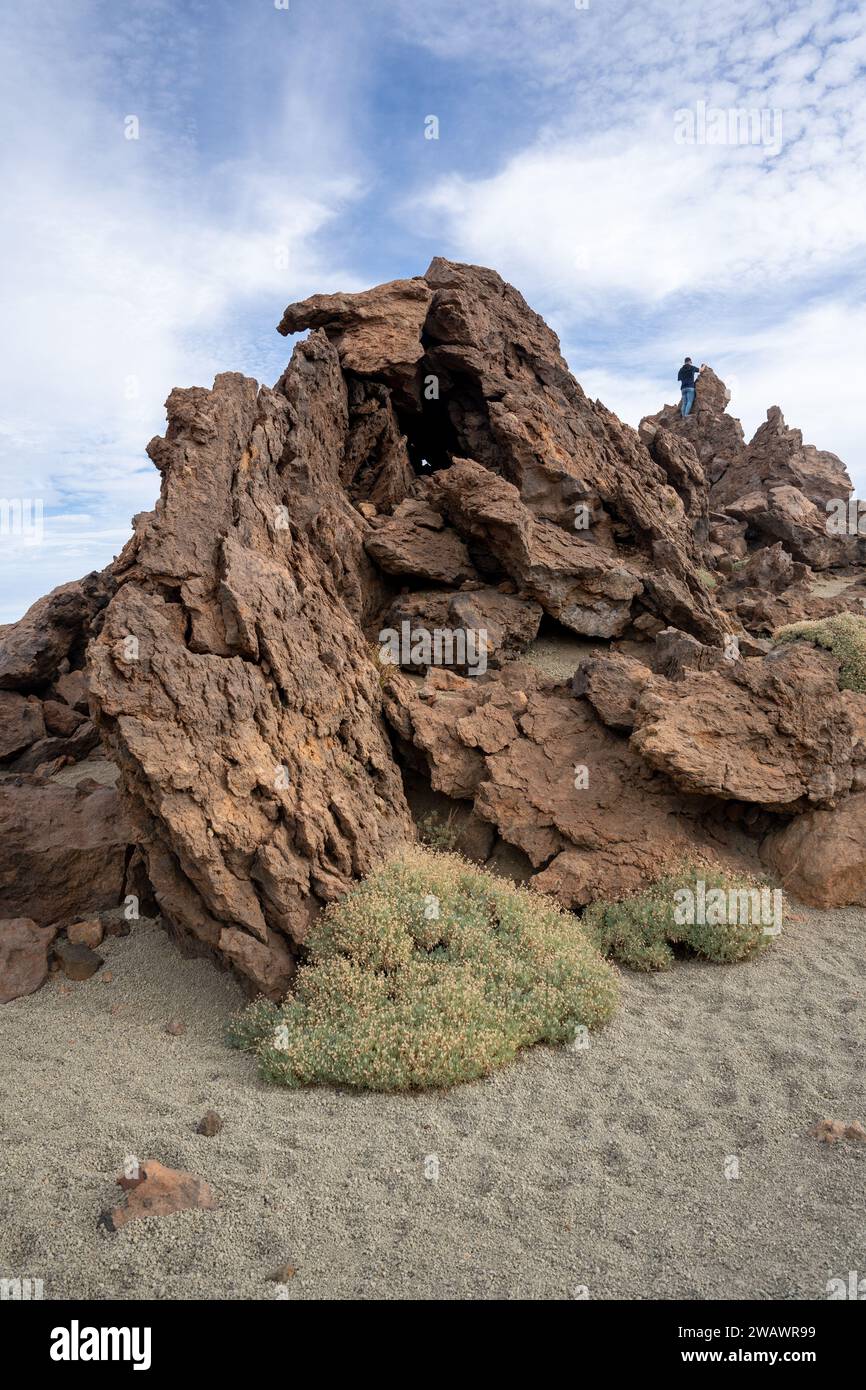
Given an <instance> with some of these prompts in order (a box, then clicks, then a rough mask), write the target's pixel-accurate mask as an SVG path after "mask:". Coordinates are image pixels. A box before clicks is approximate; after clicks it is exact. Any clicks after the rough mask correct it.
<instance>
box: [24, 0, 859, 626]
mask: <svg viewBox="0 0 866 1390" xmlns="http://www.w3.org/2000/svg"><path fill="white" fill-rule="evenodd" d="M864 93H866V10H864V8H863V7H862V5H859V4H854V3H849V0H840V3H836V0H811V3H808V4H801V3H798V0H726V3H725V4H723V5H720V4H719V3H718V0H713V3H708V2H705V0H696V3H690V4H687V5H683V4H681V3H674V0H643V2H642V3H641V4H639V5H638V4H637V3H636V2H635V0H577V3H575V0H435V3H425V0H276V3H275V0H136V4H135V5H128V6H118V5H117V4H116V3H115V2H114V0H112V2H111V3H109V2H108V0H66V2H65V3H62V4H61V3H60V2H59V0H49V3H48V4H46V5H40V6H33V5H30V6H26V7H25V6H6V7H4V14H3V17H2V20H0V120H2V128H3V133H4V139H3V141H2V152H0V165H2V169H0V177H2V188H3V193H4V199H3V202H4V206H3V208H2V210H0V275H2V287H0V288H2V303H3V306H4V331H3V333H2V335H0V355H2V361H0V382H2V388H0V623H3V622H11V621H13V620H15V619H16V618H18V617H20V616H21V614H22V613H23V612H24V610H25V609H26V608H27V607H28V606H29V604H30V603H32V602H33V601H34V600H35V599H36V598H38V597H39V596H40V595H42V594H44V593H46V592H47V591H48V590H49V589H51V588H53V587H54V586H55V585H56V584H60V583H64V582H66V581H67V580H71V579H75V578H78V577H79V576H80V575H82V574H84V573H87V572H88V571H89V570H92V569H99V568H101V567H102V566H104V565H105V564H107V563H108V562H110V560H111V559H112V557H113V556H114V555H116V554H117V553H118V552H119V551H120V549H121V548H122V546H123V544H124V542H125V540H126V539H127V537H128V536H129V534H130V531H131V518H132V516H133V515H134V514H135V513H136V512H139V511H145V510H148V509H149V508H151V507H152V506H153V504H154V502H155V500H156V497H157V495H158V491H159V475H158V473H157V471H156V469H155V468H154V467H153V465H152V464H151V463H150V460H149V459H148V458H147V456H146V454H145V452H144V450H145V445H146V444H147V442H148V440H149V439H150V438H151V437H152V436H153V435H155V434H159V433H162V432H163V429H164V423H165V412H164V408H163V403H164V401H165V398H166V397H167V395H168V393H169V391H170V390H171V388H172V387H173V386H176V385H177V386H189V385H205V386H209V385H210V384H211V383H212V380H213V377H214V375H215V374H216V373H217V372H219V371H224V370H234V371H242V372H245V373H247V374H249V375H251V376H254V377H256V378H257V379H258V380H260V381H265V382H268V383H272V382H273V381H275V380H276V378H277V377H278V376H279V374H280V373H281V371H282V370H283V368H284V366H285V364H286V361H287V359H288V356H289V355H290V351H291V344H287V342H286V340H285V339H283V338H281V337H279V336H278V335H277V333H276V332H275V326H276V324H277V322H278V321H279V318H280V316H281V313H282V310H283V308H284V307H285V305H286V304H288V303H290V302H291V301H293V300H295V299H300V298H303V297H305V296H306V295H308V294H313V293H317V292H322V293H327V292H332V291H337V290H358V289H364V288H366V287H368V286H370V285H373V284H377V283H379V282H381V281H384V280H391V279H396V278H398V277H403V276H410V275H419V274H422V273H423V271H424V270H425V269H426V266H427V265H428V264H429V261H430V259H431V258H432V257H433V256H434V255H443V256H447V257H448V258H450V259H454V260H467V261H472V262H474V263H476V264H482V265H489V266H492V267H494V268H495V269H496V270H498V271H499V272H500V274H502V275H503V276H504V277H505V278H506V279H507V280H510V281H511V282H512V283H513V284H515V285H516V286H517V287H518V289H520V290H521V292H522V293H523V294H524V296H525V297H526V298H527V300H528V301H529V303H530V304H531V305H532V306H533V308H535V309H536V310H537V311H538V312H539V313H541V314H542V315H543V316H544V317H545V318H546V319H547V321H548V322H549V323H550V324H551V326H552V327H553V328H554V329H555V331H556V332H557V333H558V334H559V336H560V338H561V340H562V347H563V352H564V354H565V356H566V358H567V360H568V362H569V365H570V367H571V369H572V371H573V372H574V374H575V376H576V377H577V379H578V381H580V383H581V385H582V386H583V387H584V389H585V390H586V391H587V392H588V393H589V394H590V395H591V396H593V397H599V398H600V399H601V400H603V401H604V402H605V404H606V405H608V406H610V408H611V409H613V410H614V411H616V413H617V414H618V415H620V416H621V418H623V419H624V420H627V421H628V422H629V423H631V424H634V425H636V424H637V423H638V421H639V420H640V418H641V416H642V415H644V414H647V413H649V412H653V411H656V410H658V409H659V408H660V407H661V405H662V403H663V402H665V401H671V400H674V399H675V398H676V395H677V388H676V371H677V369H678V367H679V364H680V363H681V361H682V359H683V357H684V356H685V355H689V356H691V357H692V358H693V359H694V360H695V361H696V362H703V361H706V362H708V363H709V364H710V365H711V366H712V367H713V368H714V369H715V370H716V371H717V372H718V373H719V375H720V376H722V377H723V378H724V379H725V380H726V382H727V383H728V385H729V386H730V387H731V390H732V400H731V405H730V409H731V411H732V412H733V413H734V414H736V415H738V416H739V417H740V418H741V420H742V421H743V425H744V428H745V430H746V433H747V436H750V435H751V434H752V433H753V432H754V430H755V429H756V428H757V426H758V425H759V424H760V423H761V421H762V420H763V419H764V418H765V412H766V409H767V407H768V406H771V405H780V406H781V407H782V409H783V411H784V412H785V415H786V418H787V420H788V423H789V424H791V425H796V426H798V427H799V428H800V429H802V430H803V434H804V438H805V440H806V442H807V443H813V444H816V445H818V447H820V448H824V449H831V450H833V452H835V453H837V454H839V456H840V457H841V458H842V459H843V460H844V461H845V462H846V464H847V465H848V467H849V471H850V472H851V475H852V478H853V479H854V482H855V485H856V487H857V493H858V496H862V497H866V431H864V428H863V411H864V407H863V385H864V382H866V248H864V223H866V216H864V210H866V95H864ZM431 136H435V137H436V138H431ZM4 501H5V505H3V504H4Z"/></svg>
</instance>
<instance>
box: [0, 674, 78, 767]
mask: <svg viewBox="0 0 866 1390" xmlns="http://www.w3.org/2000/svg"><path fill="white" fill-rule="evenodd" d="M70 713H71V711H70ZM44 736H45V716H44V713H43V706H42V701H41V700H37V698H36V696H35V695H19V694H18V693H17V692H16V691H13V690H0V759H3V758H9V757H12V756H13V754H15V753H20V752H21V751H22V749H24V748H29V747H30V745H31V743H35V742H36V740H37V739H40V738H44Z"/></svg>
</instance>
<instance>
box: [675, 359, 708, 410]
mask: <svg viewBox="0 0 866 1390" xmlns="http://www.w3.org/2000/svg"><path fill="white" fill-rule="evenodd" d="M703 369H704V368H703V363H702V364H701V366H700V368H698V367H695V366H693V365H692V359H691V358H690V357H687V358H686V360H685V362H684V363H683V365H682V366H681V367H680V369H679V371H678V372H677V381H678V382H679V383H680V389H681V391H682V393H683V399H682V404H681V406H680V413H681V415H682V417H683V419H685V418H686V416H687V415H688V413H689V411H690V410H691V408H692V406H693V405H694V403H695V382H696V381H697V379H698V375H699V373H700V372H702V371H703Z"/></svg>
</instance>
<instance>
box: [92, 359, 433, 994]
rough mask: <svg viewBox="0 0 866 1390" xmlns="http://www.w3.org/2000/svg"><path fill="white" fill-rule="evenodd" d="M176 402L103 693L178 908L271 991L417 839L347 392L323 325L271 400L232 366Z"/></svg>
mask: <svg viewBox="0 0 866 1390" xmlns="http://www.w3.org/2000/svg"><path fill="white" fill-rule="evenodd" d="M168 413H169V428H168V433H167V435H166V437H165V439H164V440H157V441H154V442H153V443H152V444H151V446H150V453H151V457H153V458H154V460H155V461H156V462H157V465H158V466H159V468H160V469H161V471H162V474H163V481H162V492H161V496H160V501H159V503H158V505H157V509H156V511H155V512H153V513H151V514H148V515H147V516H145V517H141V518H139V519H138V522H137V526H136V534H135V537H134V540H133V541H132V543H131V545H130V547H128V553H127V555H126V559H125V563H124V566H123V567H122V568H121V569H119V573H118V581H119V587H118V591H117V593H116V595H115V597H114V599H113V600H112V602H111V604H110V605H109V607H108V610H107V612H106V616H105V624H104V626H103V630H102V632H101V634H100V636H99V638H98V640H97V641H96V642H94V643H93V645H92V646H91V649H90V681H91V693H92V698H93V700H94V701H95V703H96V705H97V707H98V718H99V724H100V728H101V729H102V732H103V736H104V738H105V740H106V742H107V744H108V746H109V748H110V749H111V751H112V753H113V754H114V756H115V758H116V759H117V761H118V763H119V764H120V767H121V775H122V781H123V788H124V793H125V797H126V801H127V804H128V806H129V809H130V814H131V816H132V818H133V821H134V823H135V825H136V827H137V829H138V831H139V834H140V837H141V840H142V843H143V846H144V851H145V855H146V858H147V863H148V870H149V875H150V879H151V882H152V884H153V887H154V890H155V893H156V897H157V900H158V902H159V904H160V907H161V908H162V910H163V912H164V913H165V914H166V916H167V917H168V918H169V920H170V921H171V922H172V923H173V924H174V925H175V926H176V927H177V928H179V929H181V930H183V931H184V932H186V933H189V934H191V935H192V936H194V937H195V938H197V939H198V940H199V941H200V942H201V943H202V944H203V945H204V946H205V947H207V948H209V949H211V950H212V951H214V952H216V953H218V954H220V955H221V956H223V957H225V958H226V959H227V960H229V961H230V962H232V963H233V964H234V965H235V966H236V967H237V968H238V969H239V970H240V972H241V973H242V974H244V975H246V976H247V977H248V979H249V980H250V981H251V982H252V983H253V984H254V985H255V987H256V988H258V989H260V990H262V991H263V992H265V993H267V994H269V995H272V996H275V997H276V996H279V995H280V994H281V993H283V992H285V989H286V986H287V984H288V981H289V978H290V976H291V973H292V968H293V956H292V951H291V950H290V943H297V942H300V941H302V940H303V937H304V934H305V931H306V928H307V925H308V923H309V921H310V917H311V914H312V913H313V912H314V911H315V910H316V909H317V907H319V906H321V905H322V904H323V903H326V902H329V901H332V900H333V899H334V898H336V897H338V896H339V895H340V894H342V893H343V892H345V890H346V889H347V887H348V886H349V884H350V883H351V880H352V878H353V877H356V876H359V875H362V874H364V873H365V872H366V871H367V870H368V869H369V868H370V867H371V865H372V863H373V862H374V860H375V858H376V855H377V853H381V852H382V851H385V850H387V849H388V848H390V846H391V845H392V844H394V843H395V841H397V840H399V839H400V838H402V837H404V836H407V835H409V834H410V833H411V830H410V820H409V814H408V809H407V807H406V803H405V799H404V796H403V791H402V786H401V783H400V777H399V773H398V771H397V769H396V766H395V764H394V761H393V758H392V756H391V750H390V747H389V745H388V742H387V739H386V737H385V735H384V733H383V730H382V727H381V725H380V722H379V718H378V714H379V702H380V691H379V680H378V674H377V672H376V670H375V668H374V666H373V664H372V660H371V652H370V649H369V647H368V646H367V644H366V642H365V641H364V639H363V636H362V634H361V631H360V628H359V626H358V619H359V618H360V616H361V615H362V613H363V611H364V608H365V595H364V592H363V588H364V581H365V575H366V573H367V571H366V565H367V563H368V562H367V561H366V557H365V556H364V551H363V540H364V536H365V533H366V524H365V522H364V521H363V519H362V518H361V517H360V516H359V514H358V513H357V512H356V511H355V510H354V509H353V508H352V507H351V506H350V505H349V503H348V501H347V499H346V495H345V492H344V490H343V488H342V486H341V485H340V463H341V460H342V456H343V445H344V441H345V437H346V433H347V430H348V402H347V393H346V386H345V382H344V380H343V377H342V374H341V372H340V367H339V361H338V357H337V352H336V350H335V348H334V347H333V346H332V345H331V343H329V342H328V340H327V339H326V338H325V337H324V335H322V334H318V333H317V334H314V335H312V336H311V337H310V338H309V339H308V340H307V341H305V342H303V343H301V344H300V345H299V346H298V347H297V348H296V349H295V353H294V355H293V358H292V364H291V366H290V368H289V370H288V371H287V373H286V374H285V376H284V377H283V378H282V379H281V380H280V382H279V383H278V385H277V387H276V388H275V389H274V390H273V391H270V390H267V389H266V388H262V389H261V390H260V391H259V390H258V389H257V387H256V383H255V382H254V381H251V380H250V379H248V378H245V377H242V376H240V375H237V374H225V375H223V376H220V377H218V378H217V380H216V382H215V385H214V389H213V390H212V391H204V390H200V389H194V390H191V391H174V392H173V393H172V395H171V397H170V398H169V401H168ZM130 636H132V637H134V639H135V645H134V646H133V647H132V648H131V649H130V646H129V640H128V639H129V637H130Z"/></svg>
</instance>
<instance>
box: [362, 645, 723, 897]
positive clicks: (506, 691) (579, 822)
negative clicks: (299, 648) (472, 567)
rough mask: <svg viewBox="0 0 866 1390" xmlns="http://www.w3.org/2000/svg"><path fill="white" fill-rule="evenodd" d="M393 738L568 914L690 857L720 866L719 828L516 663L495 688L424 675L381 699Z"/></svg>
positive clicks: (571, 700) (586, 711) (702, 808)
mask: <svg viewBox="0 0 866 1390" xmlns="http://www.w3.org/2000/svg"><path fill="white" fill-rule="evenodd" d="M386 693H387V697H388V698H387V700H386V706H385V708H386V712H387V714H388V718H389V719H390V720H391V721H392V723H393V725H394V728H395V731H396V732H397V733H398V735H399V736H400V738H402V739H405V740H407V741H408V742H410V743H411V744H413V745H414V747H415V748H416V749H417V750H418V751H419V752H420V753H421V754H422V755H423V758H424V761H425V764H426V767H427V770H428V774H429V776H430V780H431V784H432V786H433V788H434V789H435V790H437V791H440V792H444V793H445V794H446V795H447V796H450V797H454V798H459V799H462V800H472V801H473V803H474V809H475V812H476V814H477V815H478V816H480V817H481V819H482V820H485V821H488V822H489V823H490V824H492V825H493V826H495V828H496V830H497V831H498V834H499V835H500V836H501V837H502V839H503V840H504V841H506V842H507V843H508V844H509V845H512V846H516V847H517V848H519V849H520V850H522V851H523V852H524V853H525V854H526V855H527V856H528V858H529V860H530V861H531V864H532V867H533V869H534V870H535V871H536V872H535V875H534V880H533V881H534V883H535V885H536V886H537V887H538V888H540V889H543V890H546V891H549V892H554V893H556V895H557V896H558V897H559V898H560V899H561V900H562V901H563V902H564V903H566V904H567V905H568V906H581V905H583V904H585V903H587V902H589V901H590V900H591V899H593V898H595V897H598V896H617V895H619V894H621V893H624V892H628V891H630V890H633V889H635V888H637V887H638V886H639V885H640V884H641V883H643V882H645V881H646V880H647V878H650V877H652V876H653V875H654V874H656V873H657V872H658V871H659V870H660V869H661V868H663V867H664V865H665V864H666V863H671V862H674V861H676V860H677V859H680V858H682V857H683V856H684V855H686V854H694V853H695V852H698V853H703V854H705V855H714V856H715V857H719V856H720V855H721V856H724V854H725V853H726V852H727V850H728V847H729V844H728V840H727V838H726V835H725V827H723V826H721V825H710V824H704V823H703V820H702V818H703V816H704V813H705V812H706V809H707V807H706V803H705V802H703V801H702V800H701V799H700V798H697V797H695V798H690V797H687V796H683V795H682V794H681V793H680V792H678V791H677V790H676V789H675V788H674V786H673V785H672V784H671V783H670V782H669V781H668V780H667V779H666V778H664V777H662V776H660V775H658V774H656V773H655V772H653V771H652V770H651V769H650V768H649V767H648V766H647V764H646V763H645V762H644V761H643V760H642V759H641V758H640V757H639V756H638V755H637V754H636V753H635V752H634V750H633V749H632V748H631V747H630V746H629V744H628V742H627V740H625V739H623V738H621V737H619V736H618V735H617V734H615V733H613V732H611V731H610V730H609V729H607V728H605V726H604V725H603V724H602V723H601V722H600V721H599V720H598V718H597V717H596V715H595V713H594V711H593V709H592V707H591V706H590V704H589V703H588V701H586V700H583V699H579V698H576V697H575V696H574V695H573V694H572V693H571V692H570V691H569V690H568V688H567V687H564V686H559V687H557V686H555V685H554V684H553V683H552V682H545V681H544V680H543V679H541V678H540V677H539V674H538V672H536V671H534V670H532V669H531V668H530V667H528V666H525V665H521V664H519V663H515V664H513V665H510V666H508V667H506V668H504V669H503V671H502V672H501V673H498V675H497V677H496V678H495V679H488V678H487V677H482V678H479V679H477V680H472V679H461V678H460V677H458V676H455V675H453V674H452V673H450V672H443V671H433V672H431V673H430V674H429V675H428V676H427V678H426V680H425V682H424V685H423V687H422V688H421V689H420V690H419V689H418V687H417V686H416V685H415V684H414V683H412V682H411V681H409V680H408V679H407V678H406V677H404V676H396V677H394V678H392V679H391V680H390V681H389V682H388V685H387V688H386Z"/></svg>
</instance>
